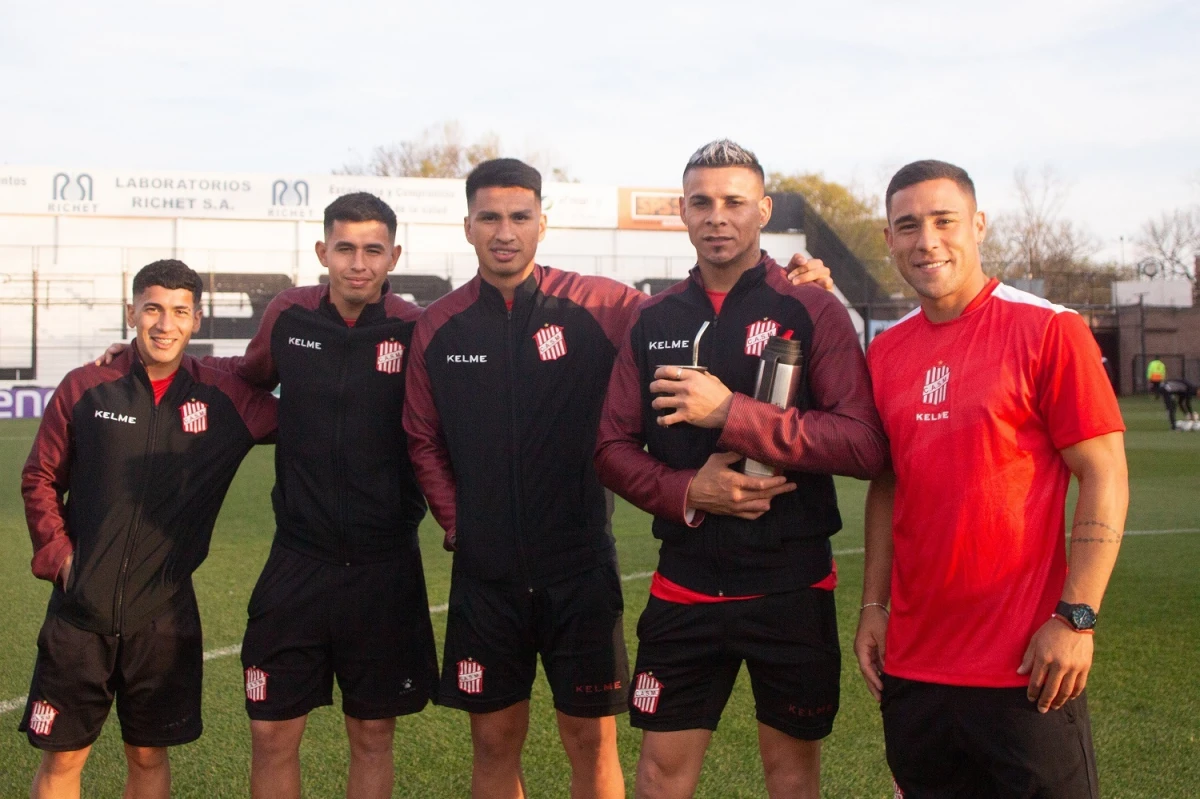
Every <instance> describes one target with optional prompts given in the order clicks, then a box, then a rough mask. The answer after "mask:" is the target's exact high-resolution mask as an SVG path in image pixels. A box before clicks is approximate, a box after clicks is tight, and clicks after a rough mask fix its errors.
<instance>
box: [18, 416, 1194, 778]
mask: <svg viewBox="0 0 1200 799" xmlns="http://www.w3.org/2000/svg"><path fill="white" fill-rule="evenodd" d="M1122 408H1123V410H1124V412H1125V419H1126V422H1127V424H1128V425H1129V427H1130V433H1129V435H1128V439H1127V447H1128V453H1129V463H1130V473H1131V483H1132V485H1131V488H1132V497H1133V499H1132V503H1131V507H1130V513H1129V523H1128V529H1129V530H1130V531H1146V532H1156V534H1145V535H1131V536H1129V537H1128V538H1126V540H1125V543H1124V545H1123V547H1122V550H1121V558H1120V561H1119V563H1118V564H1117V569H1116V573H1115V575H1114V577H1113V580H1112V583H1111V584H1110V588H1109V592H1108V596H1107V598H1106V600H1105V603H1104V608H1103V612H1102V614H1101V615H1102V621H1101V625H1100V629H1099V632H1098V634H1097V636H1096V647H1097V658H1096V665H1095V668H1094V670H1093V672H1092V677H1091V680H1090V683H1089V695H1090V706H1091V709H1092V714H1093V724H1094V731H1095V738H1096V748H1097V751H1098V758H1099V764H1100V778H1101V788H1102V790H1103V792H1104V795H1105V796H1108V797H1146V798H1147V799H1163V798H1164V797H1190V796H1195V795H1197V794H1198V793H1200V742H1198V741H1197V736H1198V733H1200V681H1198V680H1197V678H1196V667H1197V665H1198V664H1200V533H1198V532H1197V530H1196V528H1200V433H1176V432H1171V431H1168V430H1167V429H1166V421H1165V414H1164V413H1163V411H1162V406H1161V404H1160V403H1158V402H1157V401H1156V400H1151V399H1149V398H1132V399H1126V400H1124V401H1123V402H1122ZM34 432H35V423H33V422H25V421H11V422H0V485H3V486H4V489H3V491H0V547H2V550H0V551H2V552H3V558H0V606H2V607H3V608H4V610H3V616H2V618H3V624H2V625H0V703H5V704H3V705H0V708H6V709H4V710H3V712H0V726H2V727H3V728H4V729H5V730H7V731H6V732H4V733H3V734H0V797H16V796H24V795H26V792H27V791H28V785H29V779H30V776H31V775H32V774H33V771H34V769H35V767H36V763H37V761H38V758H39V754H38V752H37V751H36V750H34V749H33V748H31V747H30V746H29V745H28V743H27V742H26V740H25V736H24V735H22V734H18V733H17V732H16V726H17V723H18V722H19V720H20V712H21V709H22V708H23V706H22V707H21V708H15V709H10V708H11V706H12V705H13V704H14V703H12V702H10V701H9V700H12V699H16V698H18V697H22V696H24V695H25V693H26V692H27V690H28V687H29V676H30V672H31V669H32V666H33V659H34V653H35V641H36V638H37V632H38V628H39V626H40V624H41V621H42V617H43V615H44V612H45V602H46V598H47V595H48V593H49V587H48V585H47V584H46V583H43V582H39V581H37V580H35V579H34V578H33V577H32V576H31V575H30V573H29V555H30V546H29V539H28V535H27V532H26V529H25V521H24V515H23V511H22V508H21V500H20V493H19V490H18V485H19V477H18V476H19V472H20V468H21V464H22V463H23V462H24V458H25V456H26V454H27V453H28V451H29V444H30V441H31V440H32V438H33V434H34ZM272 456H273V450H272V448H270V447H260V448H259V449H258V450H256V451H255V452H253V453H251V455H250V457H248V458H247V459H246V462H245V463H244V464H243V466H242V470H241V473H240V474H239V475H238V478H237V480H236V481H235V482H234V484H233V488H232V489H231V491H230V493H229V497H228V499H227V500H226V502H225V507H224V510H223V511H222V513H221V517H220V520H219V522H218V524H217V529H216V533H215V535H214V537H213V544H212V554H211V555H210V556H209V558H208V561H207V562H206V563H205V564H204V566H203V567H202V568H201V569H200V571H199V572H198V573H197V574H196V591H197V594H198V595H199V597H200V609H201V613H202V615H203V618H204V626H205V641H206V643H205V648H206V650H210V651H211V650H218V649H222V648H226V647H230V646H232V645H235V644H238V643H239V642H240V641H241V636H242V630H243V626H244V623H245V609H246V602H247V599H248V598H249V595H250V590H251V588H252V587H253V585H254V581H255V578H256V577H257V575H258V572H259V569H260V568H261V566H262V563H263V561H264V560H265V559H266V555H267V550H268V548H269V545H270V541H271V535H272V533H273V523H272V517H271V511H270V502H269V499H268V492H269V490H270V487H271V481H272V479H273V473H272V467H271V459H272ZM838 491H839V496H840V499H841V507H842V513H843V515H844V517H845V530H844V531H843V532H841V533H840V534H838V535H837V536H836V537H835V538H834V549H835V551H838V552H840V553H841V554H840V555H839V556H838V566H839V572H840V575H841V588H840V589H839V591H838V598H839V600H838V603H839V609H840V612H839V622H840V624H841V634H842V645H843V679H842V710H841V713H840V715H839V716H838V720H837V724H836V726H835V728H834V732H833V735H832V736H830V737H829V738H828V739H827V740H826V742H825V749H824V760H823V768H822V771H823V774H822V783H823V793H824V794H825V795H826V796H830V797H890V796H891V780H890V777H889V776H888V771H887V767H886V764H885V762H884V754H883V737H882V731H881V726H880V722H879V715H878V712H877V709H876V705H875V703H874V702H873V701H872V700H871V698H870V696H869V695H868V694H867V691H866V689H865V688H864V687H863V684H862V681H861V678H860V677H859V676H858V670H857V667H856V666H855V664H854V662H853V655H852V653H851V650H850V643H851V640H852V637H853V634H854V625H855V623H856V616H857V613H856V609H857V605H858V597H859V590H860V588H861V585H862V554H861V549H860V548H861V547H862V504H863V497H864V494H865V484H863V483H859V482H856V481H853V480H839V481H838ZM947 499H948V501H950V499H951V498H947ZM648 521H649V520H648V518H647V517H646V516H645V515H643V514H642V513H640V512H639V511H636V510H634V509H633V508H631V507H630V506H628V505H625V504H623V503H621V504H619V505H618V509H617V516H616V518H615V520H614V529H615V530H616V534H617V539H618V546H619V549H620V557H621V570H622V573H623V574H626V575H633V576H632V577H631V579H627V580H626V582H625V605H626V618H625V622H626V625H625V626H626V636H627V639H628V642H629V650H630V655H631V657H632V656H633V655H634V653H635V652H636V645H637V641H636V636H635V635H634V629H635V625H636V622H637V617H638V614H639V613H640V612H641V609H642V608H643V607H644V606H645V603H646V596H647V590H648V586H649V580H648V579H647V578H645V577H637V576H636V575H638V574H644V573H647V572H649V571H651V570H652V569H653V568H654V564H655V558H656V553H657V546H656V544H655V542H654V540H653V538H651V536H650V533H649V527H648ZM1172 531H1173V532H1172ZM421 534H422V545H423V550H424V556H425V570H426V573H427V575H428V582H429V600H430V603H431V604H432V605H435V606H436V605H440V604H443V603H445V601H446V597H447V595H448V592H449V576H450V556H449V555H447V554H446V553H444V552H443V551H442V550H441V546H440V542H441V531H440V530H439V529H438V528H437V526H436V524H434V523H433V522H432V521H429V520H427V521H426V523H425V525H424V526H423V527H422V530H421ZM444 625H445V614H444V613H438V614H435V615H434V627H435V629H437V630H438V634H439V636H440V634H441V631H442V628H444ZM439 644H440V642H439ZM241 679H242V676H241V667H240V662H239V660H238V658H237V656H236V655H224V656H220V657H215V658H213V659H212V660H210V661H209V662H208V663H207V664H206V666H205V685H204V689H205V690H204V702H205V705H204V718H205V732H204V736H203V737H202V738H201V739H200V740H199V741H198V742H196V743H193V744H190V745H188V746H183V747H179V748H177V749H175V750H174V751H173V753H172V768H173V771H174V781H175V795H176V796H180V797H204V799H212V798H213V797H232V796H245V795H247V793H248V774H249V765H250V747H249V732H248V726H247V722H246V717H245V714H244V711H243V693H242V683H241ZM335 701H336V700H335ZM752 704H753V702H752V698H751V696H750V690H749V684H748V682H747V681H746V680H745V673H744V672H743V675H742V679H741V680H740V681H739V683H738V686H737V688H736V690H735V693H734V696H733V697H732V699H731V700H730V704H729V706H728V707H727V708H726V711H725V717H724V719H723V720H722V722H721V727H720V729H719V730H718V731H717V733H716V735H715V736H714V739H713V745H712V748H711V749H710V751H709V755H708V758H707V761H706V764H705V768H704V773H703V776H702V779H701V783H700V790H699V793H698V795H699V796H705V797H741V796H746V797H752V796H762V795H764V789H763V780H762V772H761V769H760V767H759V763H758V755H757V744H756V733H755V723H754V714H753V706H752ZM533 709H534V710H533V712H534V718H533V722H532V724H531V729H530V735H529V740H528V742H527V744H526V747H525V773H526V780H527V783H528V786H529V790H530V793H531V795H533V796H535V797H559V796H566V795H567V783H568V769H567V763H566V758H565V756H564V755H563V753H562V750H561V747H560V745H559V742H558V737H557V732H556V730H555V727H554V714H553V710H552V707H551V702H550V697H549V693H548V691H547V690H546V687H545V684H544V682H539V684H538V685H537V687H536V688H535V693H534V700H533ZM618 729H619V731H620V747H621V760H622V763H623V764H624V766H625V773H626V776H627V779H628V780H629V785H630V788H631V789H632V775H633V767H634V763H635V762H636V758H637V747H638V740H639V734H638V733H636V732H635V731H633V730H631V729H630V728H629V726H628V725H627V723H626V722H625V721H624V719H623V718H622V719H621V720H620V721H619V722H618ZM302 758H303V769H304V786H305V794H306V795H307V796H311V797H333V796H339V795H344V792H345V773H346V767H347V753H346V745H345V733H344V731H343V729H342V726H341V713H340V712H339V711H338V710H336V709H334V708H322V709H320V710H318V711H316V712H314V713H313V714H312V715H311V716H310V718H309V723H308V731H307V733H306V735H305V739H304V747H303V751H302ZM395 758H396V772H397V780H396V792H395V795H396V796H403V797H443V796H465V795H467V793H468V786H469V774H470V739H469V735H468V730H467V719H466V717H465V715H463V714H461V713H458V712H455V711H449V710H444V709H441V708H434V707H431V708H429V709H428V710H426V711H425V712H423V713H420V714H418V715H416V716H413V717H408V718H404V719H401V720H400V722H399V725H398V730H397V739H396V747H395ZM123 780H124V762H123V757H122V754H121V743H120V733H119V730H118V728H117V725H116V720H115V714H114V716H112V717H110V723H109V724H108V725H107V726H106V727H105V730H104V733H103V735H102V736H101V737H100V740H99V741H97V743H96V745H95V747H94V749H93V753H92V756H91V759H90V761H89V763H88V766H87V768H86V769H85V772H84V786H83V787H84V795H85V796H99V797H109V796H119V795H120V792H121V785H122V782H123Z"/></svg>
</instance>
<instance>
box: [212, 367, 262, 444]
mask: <svg viewBox="0 0 1200 799" xmlns="http://www.w3.org/2000/svg"><path fill="white" fill-rule="evenodd" d="M198 369H199V370H198V373H197V374H196V379H198V380H200V381H202V382H204V383H210V384H212V385H215V386H217V388H219V389H221V391H222V392H223V393H224V394H225V396H227V397H229V399H230V401H232V402H233V406H234V407H235V408H237V412H238V415H239V416H241V417H242V422H243V423H244V424H245V425H246V429H247V430H249V431H250V436H251V438H253V439H254V441H255V442H256V443H259V444H268V443H272V442H273V441H274V437H275V433H276V430H277V428H278V407H279V400H277V399H275V395H274V394H272V393H271V392H270V391H267V390H266V389H262V388H255V387H254V386H251V385H250V384H249V383H247V382H246V381H244V380H242V379H241V378H240V377H238V376H237V375H234V374H230V373H229V372H226V371H224V370H222V369H219V368H216V367H214V366H209V365H208V364H207V363H202V364H200V365H199V367H198Z"/></svg>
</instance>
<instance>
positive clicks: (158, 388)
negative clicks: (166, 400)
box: [150, 372, 175, 405]
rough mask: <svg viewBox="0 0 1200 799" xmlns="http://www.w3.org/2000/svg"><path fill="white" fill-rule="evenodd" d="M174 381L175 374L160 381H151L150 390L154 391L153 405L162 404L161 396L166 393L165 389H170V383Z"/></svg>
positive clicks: (172, 373)
mask: <svg viewBox="0 0 1200 799" xmlns="http://www.w3.org/2000/svg"><path fill="white" fill-rule="evenodd" d="M174 380H175V372H171V374H170V375H168V376H167V377H164V378H163V379H162V380H151V381H150V388H152V389H154V404H155V405H157V404H158V403H160V402H162V398H163V395H164V394H166V393H167V389H168V388H170V387H171V383H172V382H173V381H174Z"/></svg>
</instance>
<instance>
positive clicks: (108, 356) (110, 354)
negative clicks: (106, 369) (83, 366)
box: [93, 341, 129, 366]
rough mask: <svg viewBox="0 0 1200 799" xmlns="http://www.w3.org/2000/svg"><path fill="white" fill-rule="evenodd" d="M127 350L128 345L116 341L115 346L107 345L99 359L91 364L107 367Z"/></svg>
mask: <svg viewBox="0 0 1200 799" xmlns="http://www.w3.org/2000/svg"><path fill="white" fill-rule="evenodd" d="M127 349H129V345H128V344H126V343H125V342H124V341H118V342H117V343H115V344H110V345H108V349H106V350H105V351H104V353H103V354H102V355H101V356H100V357H99V358H97V359H96V360H95V361H93V363H94V364H96V366H108V365H109V364H110V363H112V362H113V361H114V360H116V359H117V358H119V357H120V356H121V353H122V352H124V351H125V350H127Z"/></svg>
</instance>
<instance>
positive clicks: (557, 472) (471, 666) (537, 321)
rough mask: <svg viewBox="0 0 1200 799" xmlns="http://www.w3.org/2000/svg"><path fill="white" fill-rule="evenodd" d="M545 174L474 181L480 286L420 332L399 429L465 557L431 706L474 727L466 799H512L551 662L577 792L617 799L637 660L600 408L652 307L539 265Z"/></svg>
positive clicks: (505, 165)
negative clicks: (452, 710) (628, 341)
mask: <svg viewBox="0 0 1200 799" xmlns="http://www.w3.org/2000/svg"><path fill="white" fill-rule="evenodd" d="M541 185H542V184H541V175H540V174H538V172H537V170H535V169H533V168H532V167H530V166H528V165H526V164H523V163H521V162H520V161H516V160H513V159H499V160H496V161H489V162H486V163H483V164H481V165H479V166H478V167H477V168H476V169H475V170H474V171H473V172H472V173H471V175H470V176H469V177H468V178H467V208H468V214H469V215H468V217H467V219H466V223H465V224H466V233H467V239H468V240H469V241H470V242H471V243H472V244H473V245H474V246H475V251H476V253H477V255H478V257H479V274H478V275H477V276H476V277H475V278H474V279H473V280H471V281H470V282H469V283H467V284H466V285H464V286H462V287H460V288H459V289H457V290H455V291H453V292H451V293H450V294H448V295H446V296H445V297H443V298H441V299H440V300H438V301H437V302H435V303H433V304H432V305H431V306H429V308H428V309H426V311H425V314H424V315H423V316H422V317H421V319H420V320H419V321H418V322H417V329H416V332H415V333H414V334H413V347H412V353H411V361H410V364H409V376H408V404H407V405H406V407H405V412H404V424H405V428H406V429H407V430H408V435H409V447H410V450H411V452H412V460H413V465H414V467H415V468H416V470H417V476H418V477H419V479H420V481H421V486H422V488H423V489H424V491H425V496H426V498H427V499H428V500H429V505H430V508H431V509H432V511H433V515H434V517H435V518H436V519H437V520H438V523H439V524H441V526H442V528H443V529H444V530H445V531H446V545H447V547H448V548H452V549H454V550H455V556H454V572H453V579H452V582H451V587H450V608H449V617H448V620H447V631H446V648H445V654H444V659H443V671H442V682H441V686H440V689H439V692H438V702H439V704H443V705H448V706H450V707H456V708H460V709H462V710H466V711H468V712H470V713H471V740H472V744H473V747H474V766H473V771H472V779H471V787H472V794H473V795H474V796H477V797H489V798H490V797H508V796H520V795H522V793H523V786H522V783H521V769H520V758H521V748H522V746H523V744H524V741H525V735H526V731H527V729H528V724H529V695H530V689H531V687H532V684H533V678H534V673H535V669H536V658H537V655H538V653H541V656H542V662H543V664H544V666H545V668H546V676H547V679H548V680H549V682H550V685H551V688H552V690H553V693H554V704H555V707H556V709H557V710H558V726H559V732H560V734H561V737H562V740H563V745H564V748H565V749H566V752H567V756H568V758H569V759H570V761H571V768H572V779H571V788H572V795H573V796H606V797H610V796H620V795H623V791H624V780H623V777H622V775H621V767H620V763H619V761H618V760H617V751H616V724H615V721H614V719H613V716H614V714H616V713H618V712H620V710H622V709H623V708H624V706H625V693H626V687H627V685H628V670H629V662H628V658H627V655H626V653H625V639H624V633H623V629H622V621H621V620H622V612H623V604H622V599H621V587H620V580H619V576H618V574H617V566H616V550H615V548H614V542H613V537H612V534H611V532H610V531H609V530H608V529H607V521H608V519H607V517H608V513H607V508H606V505H607V503H606V501H605V495H604V490H603V488H601V486H600V483H599V481H598V480H597V479H596V475H595V471H594V467H593V466H592V459H591V455H590V453H591V451H592V450H593V449H594V446H595V437H596V426H597V423H598V421H599V413H600V402H601V399H602V398H603V394H604V387H605V385H606V384H607V382H608V374H609V370H610V369H611V367H612V363H613V358H614V357H615V355H616V351H617V342H618V340H619V337H620V335H621V332H622V331H624V329H625V327H626V325H627V324H628V321H629V319H630V317H631V315H632V312H633V310H634V308H635V307H636V305H637V303H638V302H639V301H640V300H641V299H643V296H644V295H642V294H640V293H639V292H637V291H635V290H634V289H632V288H630V287H628V286H625V285H623V284H620V283H617V282H615V281H612V280H609V279H606V278H599V277H585V276H582V275H578V274H575V273H572V272H562V271H559V270H557V269H553V268H550V267H545V266H539V265H536V264H535V263H534V260H533V259H534V255H535V253H536V250H537V244H538V242H539V241H540V240H541V239H542V236H543V235H544V234H545V229H546V217H545V216H544V215H543V214H542V208H541Z"/></svg>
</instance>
